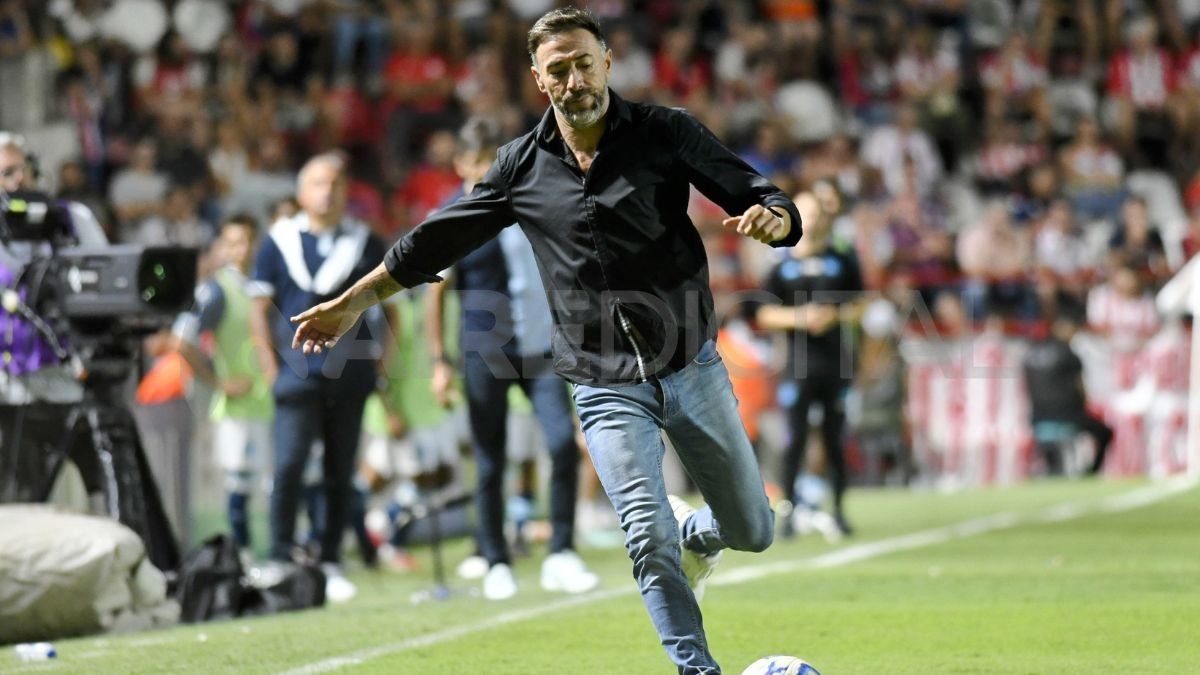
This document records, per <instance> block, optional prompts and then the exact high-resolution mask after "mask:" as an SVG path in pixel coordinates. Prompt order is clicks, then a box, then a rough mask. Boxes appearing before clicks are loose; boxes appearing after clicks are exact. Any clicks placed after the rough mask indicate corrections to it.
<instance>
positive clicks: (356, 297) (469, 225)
mask: <svg viewBox="0 0 1200 675" xmlns="http://www.w3.org/2000/svg"><path fill="white" fill-rule="evenodd" d="M501 159H502V158H498V159H497V160H496V161H495V162H493V163H492V168H491V169H489V170H488V172H487V175H486V176H484V177H483V180H481V181H479V182H478V183H476V184H475V187H474V189H473V190H472V191H471V194H469V195H467V196H466V197H464V198H463V199H461V200H459V201H457V202H455V203H453V204H451V205H449V206H447V207H445V208H443V209H442V210H440V211H437V212H435V213H434V214H432V215H431V216H429V218H427V219H426V220H425V222H424V223H422V224H421V226H420V227H418V228H417V229H415V230H413V231H412V232H409V233H408V234H407V235H405V236H404V237H403V238H401V239H400V241H398V242H396V244H395V245H394V246H392V248H391V250H390V251H388V253H387V255H386V256H385V257H384V259H383V264H381V265H379V266H378V267H376V268H375V269H373V270H371V272H370V273H369V274H367V276H365V277H363V278H362V279H360V280H359V281H358V282H357V283H355V284H354V285H353V286H352V287H350V289H349V290H347V291H346V292H345V293H343V294H341V295H340V296H338V297H336V298H334V299H333V300H330V301H329V302H323V303H321V304H319V305H317V306H316V307H313V308H312V309H309V310H308V311H306V312H303V313H301V314H298V315H296V316H294V317H292V323H294V324H297V326H296V336H295V337H294V338H292V348H293V349H296V348H301V349H303V350H304V353H305V354H310V353H314V352H315V353H320V352H321V351H322V350H325V349H329V348H330V347H332V346H333V345H335V344H337V341H338V338H339V337H341V336H342V334H343V333H345V332H346V331H348V330H350V328H351V327H352V326H354V322H355V321H358V317H359V315H361V314H362V313H363V312H364V311H366V310H367V308H369V307H370V306H371V305H374V304H376V303H378V302H382V301H383V300H386V299H387V298H389V297H391V296H392V295H394V294H396V293H398V292H400V291H402V290H404V289H405V288H411V287H413V286H418V285H420V284H423V283H427V282H432V281H441V280H442V278H441V277H439V276H438V275H437V272H438V271H440V270H444V269H446V268H448V267H450V266H451V265H453V264H454V263H456V262H458V260H459V259H461V258H462V257H463V256H465V255H467V254H468V253H470V252H471V251H473V250H475V249H476V248H478V247H479V246H481V245H482V244H483V243H484V242H486V241H487V240H489V239H491V238H492V237H494V236H496V234H498V233H499V232H500V230H503V229H504V228H505V227H508V226H509V225H511V224H512V223H513V221H515V220H516V218H515V217H514V216H513V213H512V208H511V203H510V202H509V200H508V195H507V193H506V192H505V189H504V187H503V186H504V178H503V176H502V174H501V172H500V169H499V167H500V164H501Z"/></svg>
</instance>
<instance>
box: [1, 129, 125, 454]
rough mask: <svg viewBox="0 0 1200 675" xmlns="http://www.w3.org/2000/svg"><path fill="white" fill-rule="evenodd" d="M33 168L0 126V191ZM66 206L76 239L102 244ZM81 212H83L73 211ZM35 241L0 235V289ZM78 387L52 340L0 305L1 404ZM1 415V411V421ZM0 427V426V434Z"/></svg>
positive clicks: (89, 220)
mask: <svg viewBox="0 0 1200 675" xmlns="http://www.w3.org/2000/svg"><path fill="white" fill-rule="evenodd" d="M36 178H37V169H36V167H35V166H34V163H33V162H32V161H31V155H30V154H29V153H28V152H27V151H26V150H25V145H24V142H23V140H22V139H21V138H20V137H19V136H15V135H13V134H8V133H5V132H0V196H4V195H8V194H11V193H14V192H18V191H26V190H32V189H35V188H36ZM77 206H78V207H79V208H78V209H76V208H69V209H68V213H69V214H70V216H71V220H72V226H73V229H74V230H75V236H76V238H77V239H78V240H79V241H80V243H99V244H104V243H105V238H104V231H103V230H102V229H101V228H100V225H99V223H97V222H96V220H95V218H94V217H91V216H90V213H91V212H90V211H88V210H87V207H84V206H82V205H77ZM77 213H78V214H80V215H81V216H82V215H83V214H84V213H86V214H87V216H86V217H76V215H77ZM37 246H40V244H37V243H23V242H11V243H5V242H4V241H0V289H9V288H14V287H15V286H16V282H17V279H18V277H20V275H21V272H22V271H23V270H24V268H25V265H26V263H27V262H28V261H29V256H30V255H31V253H32V249H33V248H34V247H37ZM82 397H83V389H82V387H81V386H80V385H79V382H78V381H77V380H76V378H75V377H74V376H73V375H72V374H71V373H70V372H69V371H68V368H67V366H65V365H62V364H59V362H58V358H57V357H56V355H55V350H54V347H53V345H51V344H50V342H49V341H48V340H47V339H46V338H45V336H43V335H41V334H40V333H39V332H38V331H37V329H36V328H35V327H34V326H33V325H32V324H31V323H30V322H29V321H28V320H26V319H24V318H22V317H20V316H17V315H14V314H10V313H9V312H8V310H6V309H4V308H3V307H0V404H3V405H20V404H27V403H32V402H35V401H43V402H50V403H73V402H76V401H79V400H80V399H81V398H82ZM5 418H6V416H5V415H0V425H3V424H4V420H5ZM2 433H3V427H2V426H0V434H2Z"/></svg>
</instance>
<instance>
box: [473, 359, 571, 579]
mask: <svg viewBox="0 0 1200 675" xmlns="http://www.w3.org/2000/svg"><path fill="white" fill-rule="evenodd" d="M463 376H464V380H465V386H466V391H467V409H468V412H469V414H470V418H471V437H472V445H473V446H474V450H475V462H476V468H477V470H478V474H479V475H478V484H477V487H476V493H475V499H476V508H477V509H478V512H479V513H478V515H479V547H480V552H481V553H482V554H483V557H485V558H487V561H488V563H489V564H492V565H495V564H498V563H508V562H511V560H510V556H509V551H508V543H507V542H506V541H505V539H504V468H505V466H506V464H507V461H508V454H507V448H506V447H505V444H506V442H507V437H508V388H509V386H510V385H512V384H513V383H514V382H516V383H517V384H519V385H520V386H521V388H522V389H523V390H524V391H525V394H526V395H527V396H529V400H530V402H531V403H533V413H534V415H535V416H537V419H538V423H539V424H540V425H541V427H542V431H543V432H544V433H545V436H546V445H547V447H548V448H549V450H550V466H551V469H550V522H551V524H552V525H553V534H552V535H551V538H550V552H551V553H557V552H559V551H562V550H564V549H569V548H572V546H573V541H574V530H575V495H576V493H577V492H578V480H579V448H578V447H577V446H576V445H575V425H574V423H573V419H574V413H573V412H572V411H571V403H570V399H569V398H568V396H567V385H566V383H565V382H563V380H562V379H561V378H560V377H558V375H555V374H554V372H553V370H552V368H551V367H550V362H549V360H548V359H545V358H537V359H521V358H519V357H516V356H513V355H511V354H503V353H496V354H489V355H487V356H486V357H485V356H482V355H480V354H479V353H478V352H471V351H468V352H466V353H465V354H464V357H463Z"/></svg>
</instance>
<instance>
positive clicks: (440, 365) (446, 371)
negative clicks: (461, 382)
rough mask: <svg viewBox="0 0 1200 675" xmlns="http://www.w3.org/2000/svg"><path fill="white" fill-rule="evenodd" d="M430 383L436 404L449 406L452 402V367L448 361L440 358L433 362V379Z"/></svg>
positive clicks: (444, 406)
mask: <svg viewBox="0 0 1200 675" xmlns="http://www.w3.org/2000/svg"><path fill="white" fill-rule="evenodd" d="M430 385H431V386H432V389H433V399H434V400H435V401H437V404H438V405H439V406H441V407H443V408H450V407H451V406H452V405H453V403H454V398H453V394H454V369H453V368H451V367H450V364H449V363H446V362H445V361H443V360H441V359H438V360H437V361H434V362H433V379H432V381H431V382H430Z"/></svg>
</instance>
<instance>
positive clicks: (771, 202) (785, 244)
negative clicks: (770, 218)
mask: <svg viewBox="0 0 1200 675" xmlns="http://www.w3.org/2000/svg"><path fill="white" fill-rule="evenodd" d="M763 206H764V207H765V208H768V209H773V210H775V211H776V212H778V211H787V212H788V213H789V214H791V216H792V229H791V230H789V231H788V234H787V236H786V237H784V238H783V239H780V240H779V241H773V242H771V246H774V247H775V248H791V247H792V246H795V245H796V244H798V243H800V235H801V234H802V233H803V232H804V228H803V224H802V223H801V222H800V212H799V211H797V210H796V205H795V204H793V203H792V200H790V199H788V198H787V197H782V196H779V197H776V196H771V197H767V198H766V199H765V200H763Z"/></svg>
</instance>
